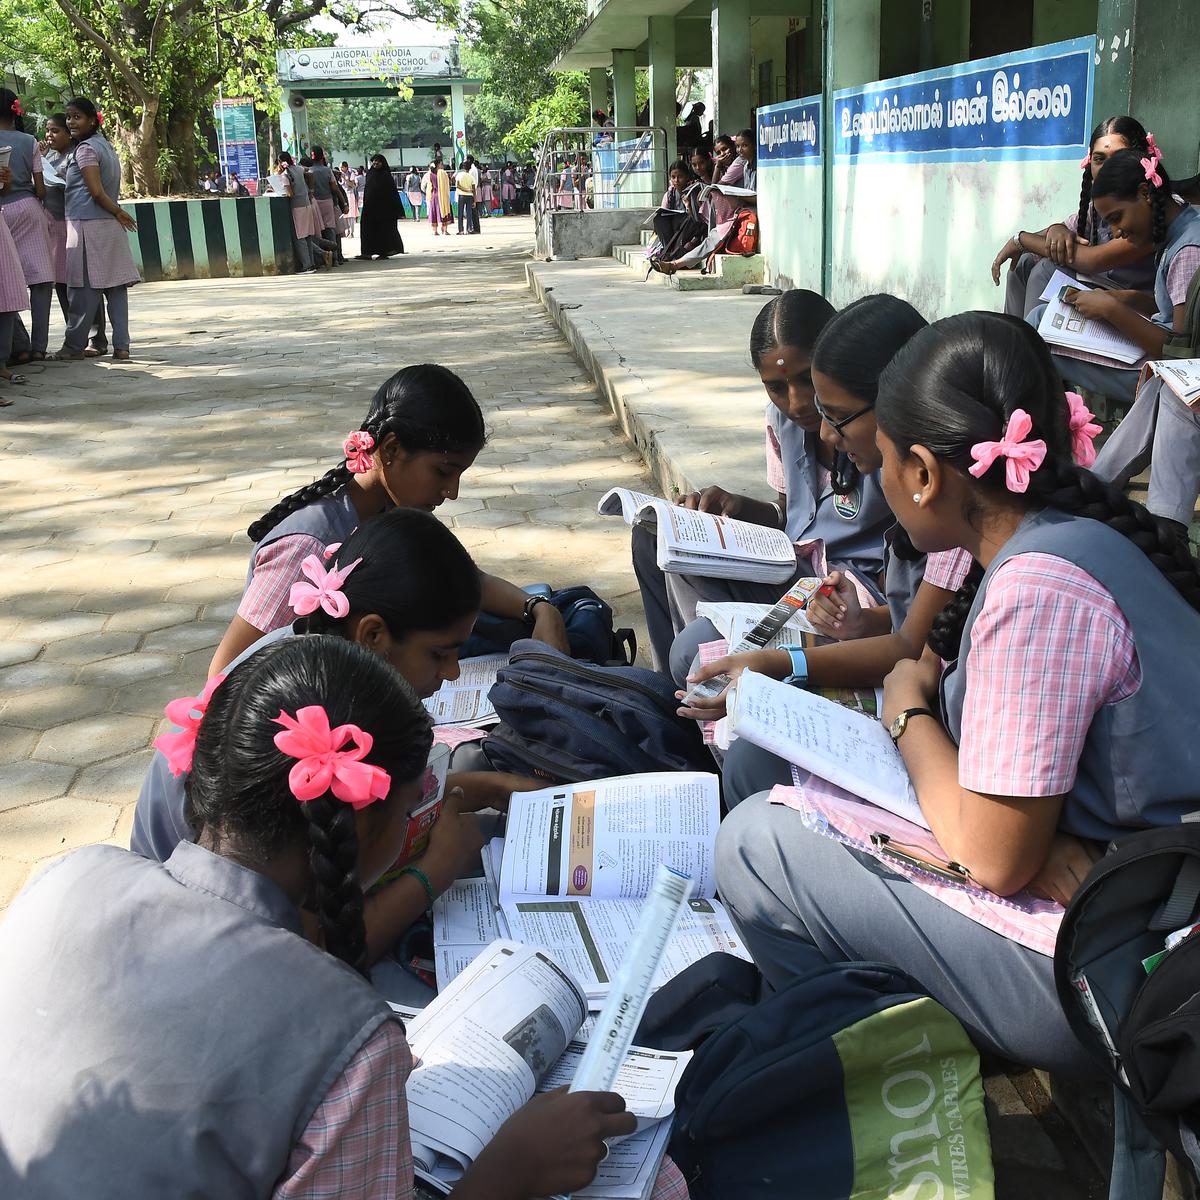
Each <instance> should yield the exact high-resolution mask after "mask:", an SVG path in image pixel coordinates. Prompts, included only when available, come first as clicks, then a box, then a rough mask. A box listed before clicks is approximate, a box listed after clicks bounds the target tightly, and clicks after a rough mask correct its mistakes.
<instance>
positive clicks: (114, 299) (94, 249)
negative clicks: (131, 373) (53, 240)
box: [54, 96, 141, 362]
mask: <svg viewBox="0 0 1200 1200" xmlns="http://www.w3.org/2000/svg"><path fill="white" fill-rule="evenodd" d="M66 113H67V128H68V129H69V130H70V131H71V140H72V141H73V142H74V143H75V151H74V153H73V155H72V157H71V160H70V162H69V163H68V165H67V195H66V210H67V287H68V289H69V291H68V304H69V306H70V316H69V318H68V320H67V333H66V337H65V338H64V339H63V346H62V349H61V350H59V352H58V353H57V354H56V355H55V356H54V357H55V358H64V359H70V358H83V357H84V349H85V347H86V346H87V340H88V334H89V333H90V331H91V329H92V325H93V323H94V322H95V320H96V314H97V312H98V310H99V307H100V300H101V297H102V296H103V298H104V300H105V302H106V306H107V308H108V321H109V325H110V326H111V327H112V343H113V358H114V359H115V360H117V361H118V362H127V361H128V360H129V289H130V287H132V286H133V284H135V283H140V282H141V276H139V275H138V271H137V267H135V266H134V264H133V254H132V253H131V251H130V249H129V237H128V233H129V232H132V231H134V230H136V229H137V222H136V221H135V220H134V219H133V218H132V217H131V216H130V215H129V214H128V213H127V212H126V211H125V210H124V209H123V208H122V207H121V206H120V205H119V204H118V203H117V200H118V198H119V197H120V194H121V160H120V159H119V158H118V157H117V152H116V151H115V150H114V149H113V148H112V146H110V145H109V142H108V138H106V137H105V136H104V133H103V131H102V130H101V128H100V114H99V113H97V112H96V106H95V105H94V104H93V103H92V102H91V101H90V100H88V99H86V98H84V97H83V96H77V97H76V98H75V99H74V100H71V101H69V102H68V104H67V109H66Z"/></svg>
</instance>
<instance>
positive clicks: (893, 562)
mask: <svg viewBox="0 0 1200 1200" xmlns="http://www.w3.org/2000/svg"><path fill="white" fill-rule="evenodd" d="M925 327H926V322H925V319H924V318H923V317H922V316H921V315H920V313H918V312H917V310H916V309H915V308H913V307H912V305H910V304H908V303H906V302H905V301H903V300H900V299H897V297H895V296H887V295H880V296H866V297H864V298H863V299H862V300H857V301H855V303H853V304H851V305H850V306H849V307H848V308H844V309H843V310H842V311H841V312H840V313H838V314H837V316H835V317H834V318H833V320H831V321H830V322H829V324H828V325H826V326H825V328H824V330H823V331H822V333H821V336H820V337H819V338H818V339H817V344H816V346H814V347H813V355H812V377H813V386H814V388H815V391H816V405H817V408H818V410H819V411H820V413H821V419H822V421H823V424H822V427H821V435H822V437H823V438H824V439H826V440H827V441H828V442H830V443H831V444H832V445H833V447H834V449H835V450H836V451H837V452H838V453H840V454H845V455H846V456H847V457H848V458H849V459H850V461H851V462H852V463H853V464H854V466H855V467H856V468H857V469H858V470H859V471H860V472H861V473H862V474H864V475H871V474H874V473H876V472H878V471H879V470H880V468H881V467H882V465H883V455H882V454H881V453H880V451H879V448H878V446H877V444H876V435H877V426H876V422H875V411H874V410H875V405H876V403H877V400H878V395H879V379H880V376H881V375H882V374H883V372H884V370H885V369H886V368H887V365H888V363H889V362H891V360H892V359H893V358H894V357H895V355H896V354H897V353H898V352H899V351H900V349H901V348H902V347H903V346H904V345H905V344H906V343H907V342H908V341H909V340H910V339H911V338H912V337H914V336H915V335H916V334H918V333H919V332H920V331H921V330H922V329H924V328H925ZM970 567H971V559H970V556H969V555H967V554H965V553H964V552H962V551H953V552H948V553H946V554H934V555H931V556H930V557H929V558H928V559H927V558H926V556H925V555H924V554H922V553H920V552H919V551H917V550H916V549H914V547H913V545H912V543H911V542H910V541H909V538H908V535H907V534H906V533H905V532H904V530H903V529H902V528H901V527H900V526H899V525H898V524H896V523H895V522H893V524H892V526H891V528H889V529H888V530H887V532H886V534H885V546H884V573H883V592H884V596H885V598H886V601H887V602H886V603H885V604H883V605H880V606H878V607H863V606H862V604H861V603H860V599H859V593H858V589H857V588H856V587H855V586H854V583H853V582H852V580H851V579H850V578H849V577H848V576H847V575H846V573H845V572H843V571H833V572H832V573H831V574H830V575H829V576H828V578H827V580H826V582H827V583H828V584H830V585H831V586H832V587H833V588H834V589H835V590H834V592H833V594H832V595H831V596H828V597H826V596H824V595H816V596H814V597H813V598H812V600H811V601H810V602H809V604H808V607H807V609H806V615H807V616H808V618H809V620H810V621H811V622H812V624H813V626H814V627H815V628H816V629H817V630H818V632H820V633H822V634H824V635H826V636H828V637H832V638H836V639H838V640H837V642H836V644H832V645H821V646H815V647H812V648H810V649H807V650H805V649H802V648H800V647H796V646H793V647H789V648H788V649H786V650H784V649H778V650H755V651H749V652H747V653H743V654H734V655H730V656H727V657H725V658H722V659H718V660H717V661H715V662H712V663H709V664H707V665H705V666H698V667H696V668H695V669H693V671H692V673H691V674H690V675H689V676H688V678H687V681H686V682H687V685H688V686H691V685H692V684H696V683H700V682H702V681H703V680H706V679H711V678H712V677H713V676H715V675H720V674H723V673H728V674H731V675H732V676H733V677H734V678H735V679H736V677H737V676H739V675H740V674H741V673H742V671H743V670H751V671H757V672H758V673H759V674H760V675H768V676H770V677H772V678H774V679H786V680H787V681H788V682H789V683H790V684H792V686H794V687H808V688H826V687H832V688H877V687H879V686H881V685H882V683H883V681H884V679H885V678H886V676H887V674H888V672H889V671H890V670H891V669H892V668H893V667H894V666H895V665H896V664H897V663H898V662H900V661H901V660H903V659H917V658H920V657H921V654H922V653H923V652H924V650H925V641H926V639H927V638H928V636H929V631H930V629H931V627H932V625H933V621H934V618H935V617H936V616H937V615H938V613H940V612H941V611H942V609H943V608H945V607H946V605H947V604H948V603H949V602H950V601H951V600H952V599H953V597H954V594H955V593H956V592H957V591H958V589H959V587H960V586H961V585H962V583H963V582H964V580H965V578H966V575H967V571H968V570H969V569H970ZM713 632H714V633H715V630H714V631H713ZM682 636H686V633H685V635H682ZM682 636H681V640H682ZM673 657H674V656H673ZM680 696H681V697H682V696H683V693H682V692H680ZM680 715H681V716H685V717H694V718H696V719H698V720H715V719H717V718H719V717H722V716H724V715H725V696H724V694H722V695H720V696H717V697H715V698H714V699H712V700H703V699H700V700H697V701H696V702H695V704H694V705H693V706H691V707H688V708H681V709H680ZM722 777H723V787H722V794H723V795H724V797H725V803H726V805H727V807H729V808H732V807H733V806H734V805H735V804H738V803H739V802H740V801H742V800H744V799H745V798H746V797H747V796H749V795H752V794H753V793H755V792H760V791H763V790H766V789H769V788H771V787H773V786H775V785H776V784H788V783H790V782H791V778H792V776H791V766H790V764H789V763H787V762H785V761H784V760H783V759H782V758H779V757H777V756H776V755H774V754H771V753H770V752H769V751H767V750H763V749H762V748H761V747H759V746H755V745H754V744H753V743H752V742H748V741H746V739H745V738H738V739H737V740H736V741H734V742H733V744H732V745H731V746H730V748H729V751H728V753H727V754H726V755H725V760H724V763H723V765H722Z"/></svg>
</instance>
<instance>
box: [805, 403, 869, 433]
mask: <svg viewBox="0 0 1200 1200" xmlns="http://www.w3.org/2000/svg"><path fill="white" fill-rule="evenodd" d="M813 404H814V405H815V406H816V410H817V415H818V416H819V417H820V418H821V420H822V421H824V422H825V424H826V425H828V426H829V428H830V429H832V430H833V432H834V433H841V432H842V430H843V429H845V428H846V426H847V425H849V424H850V422H851V421H857V420H858V418H859V417H865V416H866V415H867V413H869V412H870V411H871V410H872V409H873V408H874V407H875V405H873V404H868V405H867V407H866V408H860V409H859V410H858V412H856V413H851V414H850V415H849V416H848V417H843V418H842V419H841V420H840V421H835V420H834V419H833V418H832V417H831V416H830V415H829V414H828V413H827V412H826V411H825V409H824V407H823V406H822V404H821V401H820V400H818V399H817V398H816V397H815V396H814V397H813Z"/></svg>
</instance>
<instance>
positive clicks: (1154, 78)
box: [1096, 0, 1200, 179]
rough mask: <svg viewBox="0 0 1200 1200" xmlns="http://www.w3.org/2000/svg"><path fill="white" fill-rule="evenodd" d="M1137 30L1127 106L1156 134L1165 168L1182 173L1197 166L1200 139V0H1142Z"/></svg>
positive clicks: (1176, 174)
mask: <svg viewBox="0 0 1200 1200" xmlns="http://www.w3.org/2000/svg"><path fill="white" fill-rule="evenodd" d="M1135 30H1136V41H1135V42H1134V56H1133V80H1132V82H1133V86H1132V97H1131V100H1130V105H1129V110H1130V112H1131V113H1132V114H1133V115H1134V116H1135V117H1137V119H1138V120H1139V121H1141V122H1142V124H1143V125H1145V126H1146V128H1147V129H1149V130H1150V131H1151V132H1152V133H1153V134H1154V137H1155V140H1156V141H1157V142H1158V145H1159V149H1161V150H1162V152H1163V157H1164V159H1165V160H1166V164H1167V169H1168V170H1169V171H1170V172H1171V174H1172V175H1174V176H1175V177H1176V178H1177V179H1180V178H1183V177H1184V176H1185V175H1191V174H1193V173H1194V172H1195V170H1196V166H1197V153H1196V151H1197V142H1198V141H1200V66H1198V65H1197V61H1196V56H1197V54H1200V0H1185V2H1183V3H1178V4H1176V3H1167V2H1166V0H1160V2H1157V3H1153V4H1148V3H1146V2H1145V0H1142V2H1141V3H1139V4H1138V6H1137V25H1136V27H1135ZM1104 115H1107V114H1102V113H1100V112H1097V114H1096V117H1097V119H1098V120H1099V119H1100V118H1101V117H1102V116H1104Z"/></svg>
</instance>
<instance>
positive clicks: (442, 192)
mask: <svg viewBox="0 0 1200 1200" xmlns="http://www.w3.org/2000/svg"><path fill="white" fill-rule="evenodd" d="M421 192H422V194H423V195H424V197H425V211H426V212H428V214H429V224H430V225H432V226H433V232H434V235H435V236H440V235H441V234H443V233H444V234H447V235H448V234H449V233H450V222H451V221H452V220H453V219H454V214H453V212H451V210H450V176H449V175H447V174H446V171H445V169H444V168H443V167H442V165H441V163H440V162H439V161H438V160H437V159H435V160H434V161H433V162H431V163H430V164H429V171H428V172H427V173H426V175H425V178H424V179H423V180H422V181H421Z"/></svg>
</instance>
